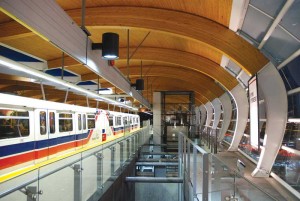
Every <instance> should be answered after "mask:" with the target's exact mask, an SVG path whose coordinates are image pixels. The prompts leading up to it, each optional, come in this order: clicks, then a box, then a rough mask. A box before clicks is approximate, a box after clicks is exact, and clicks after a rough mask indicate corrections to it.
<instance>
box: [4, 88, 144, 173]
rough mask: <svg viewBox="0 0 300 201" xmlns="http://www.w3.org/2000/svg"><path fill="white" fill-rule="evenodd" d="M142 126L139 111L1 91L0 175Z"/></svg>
mask: <svg viewBox="0 0 300 201" xmlns="http://www.w3.org/2000/svg"><path fill="white" fill-rule="evenodd" d="M139 128H140V118H139V116H138V115H134V114H127V113H120V112H112V111H106V110H100V109H96V108H88V107H82V106H75V105H68V104H63V103H55V102H50V101H43V100H37V99H32V98H25V97H20V96H15V95H8V94H1V93H0V176H1V175H4V174H7V173H9V172H11V171H14V170H18V169H20V168H23V167H28V166H32V165H33V166H34V165H37V164H39V163H41V162H44V161H47V160H49V159H50V158H53V157H57V156H58V155H59V156H61V155H64V154H65V153H68V154H69V153H70V152H72V151H77V150H78V149H81V148H83V147H87V146H97V144H99V145H100V144H101V143H105V142H108V141H111V140H114V139H116V138H119V137H122V136H124V135H127V134H130V133H131V132H133V131H136V130H138V129H139Z"/></svg>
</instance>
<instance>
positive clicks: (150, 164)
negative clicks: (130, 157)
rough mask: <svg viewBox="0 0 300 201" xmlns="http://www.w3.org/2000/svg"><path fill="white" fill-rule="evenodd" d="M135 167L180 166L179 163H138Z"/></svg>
mask: <svg viewBox="0 0 300 201" xmlns="http://www.w3.org/2000/svg"><path fill="white" fill-rule="evenodd" d="M135 165H143V166H178V162H174V163H172V162H136V163H135Z"/></svg>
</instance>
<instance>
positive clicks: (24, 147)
mask: <svg viewBox="0 0 300 201" xmlns="http://www.w3.org/2000/svg"><path fill="white" fill-rule="evenodd" d="M88 134H89V132H87V133H83V134H76V135H69V136H63V137H58V138H52V139H46V140H40V141H33V142H25V143H19V144H12V145H6V146H0V157H5V156H8V155H12V154H17V153H21V152H26V151H32V150H33V149H42V148H46V147H51V146H55V145H59V144H63V143H67V142H71V141H75V139H76V140H82V139H85V138H87V137H88Z"/></svg>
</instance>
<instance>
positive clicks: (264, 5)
mask: <svg viewBox="0 0 300 201" xmlns="http://www.w3.org/2000/svg"><path fill="white" fill-rule="evenodd" d="M285 2H286V0H276V1H274V0H263V1H261V0H250V4H251V5H253V6H255V7H256V8H259V9H260V10H262V11H263V12H265V13H267V14H268V15H271V16H272V17H275V16H277V15H278V13H279V12H280V10H281V8H282V7H283V5H284V3H285Z"/></svg>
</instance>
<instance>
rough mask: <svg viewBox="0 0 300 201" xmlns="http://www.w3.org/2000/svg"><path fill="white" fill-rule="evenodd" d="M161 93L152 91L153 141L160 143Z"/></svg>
mask: <svg viewBox="0 0 300 201" xmlns="http://www.w3.org/2000/svg"><path fill="white" fill-rule="evenodd" d="M161 132H162V131H161V93H160V92H154V93H153V143H154V144H161Z"/></svg>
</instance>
